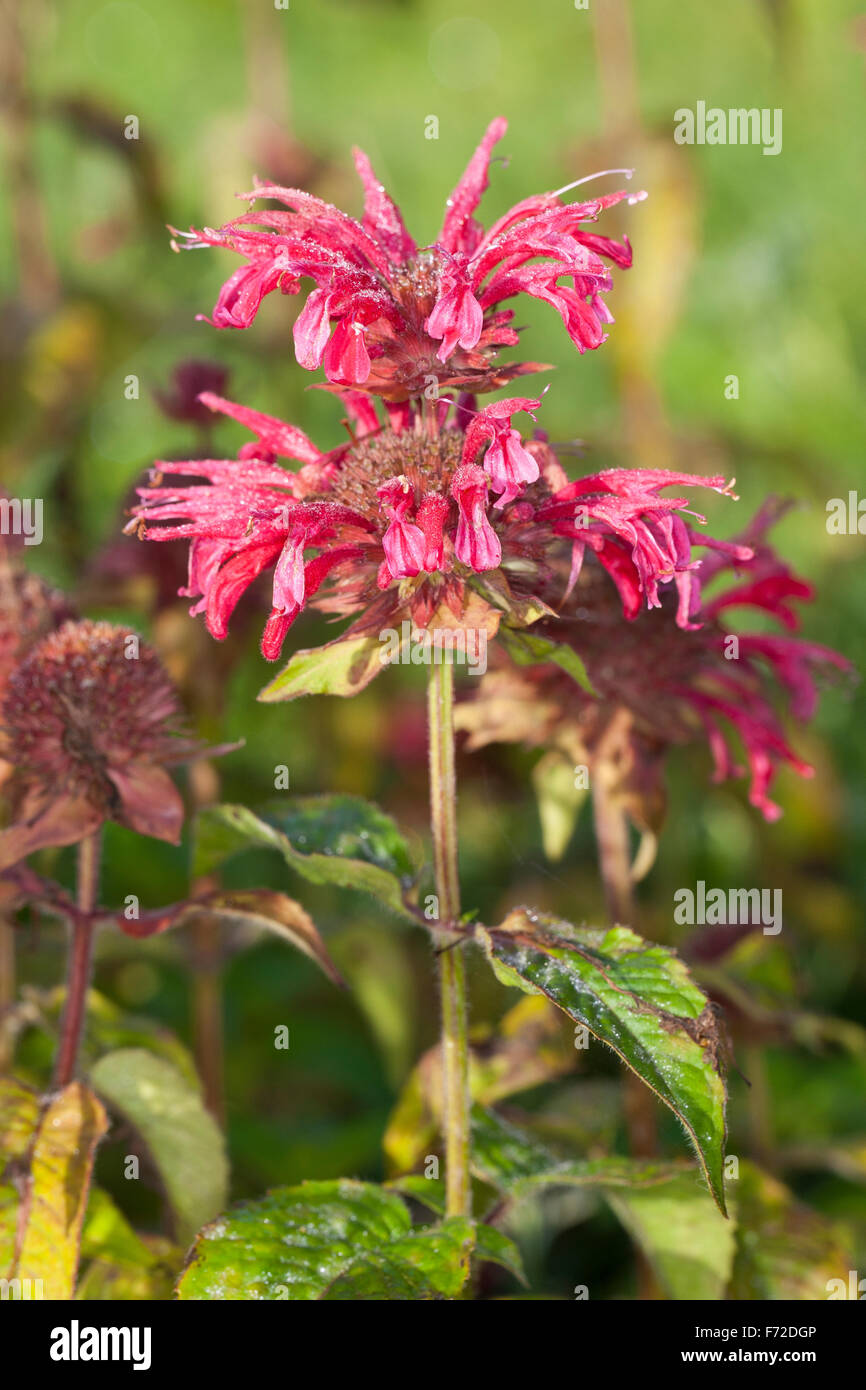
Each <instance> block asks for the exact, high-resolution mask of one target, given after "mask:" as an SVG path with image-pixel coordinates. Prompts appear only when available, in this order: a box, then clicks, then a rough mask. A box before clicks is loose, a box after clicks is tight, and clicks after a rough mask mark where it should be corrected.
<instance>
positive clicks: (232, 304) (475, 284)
mask: <svg viewBox="0 0 866 1390" xmlns="http://www.w3.org/2000/svg"><path fill="white" fill-rule="evenodd" d="M506 129H507V124H506V122H505V121H504V120H502V119H498V120H494V121H492V122H491V124H490V126H489V127H488V129H487V132H486V134H485V136H484V138H483V140H482V141H481V144H480V145H479V146H478V149H477V150H476V151H475V154H474V155H473V156H472V158H471V160H470V161H469V164H468V166H467V169H466V171H465V173H464V175H463V177H462V178H461V180H460V182H459V183H458V184H457V186H456V188H455V189H454V191H453V193H452V194H451V197H450V198H449V199H448V202H447V205H446V211H445V218H444V221H443V223H442V229H441V231H440V233H439V236H438V238H437V239H436V241H435V242H434V243H433V244H432V245H431V246H427V247H424V248H422V249H419V247H418V246H417V245H416V243H415V241H414V240H413V238H412V237H411V236H410V234H409V232H408V231H407V230H406V227H405V224H404V222H403V218H402V216H401V214H400V211H399V209H398V208H397V206H396V205H395V203H394V202H393V201H392V200H391V198H390V197H389V196H388V194H387V193H386V192H385V189H384V187H383V186H382V184H381V183H380V182H379V181H378V179H377V178H376V175H375V173H374V172H373V169H372V167H371V165H370V161H369V159H368V158H367V156H366V155H365V154H364V153H363V151H361V150H355V152H354V154H355V164H356V167H357V169H358V174H359V176H360V178H361V182H362V184H363V187H364V193H365V207H364V215H363V218H362V220H361V221H360V222H357V221H356V220H355V219H354V218H353V217H349V216H348V215H347V214H346V213H344V212H341V211H340V210H339V209H338V208H336V207H333V206H331V205H330V204H329V203H325V202H323V201H322V200H321V199H320V198H315V197H313V196H312V195H311V194H309V193H305V192H303V191H302V190H301V189H297V188H281V187H278V186H277V185H275V184H270V183H261V184H257V185H256V188H255V189H254V191H253V192H252V193H247V194H242V195H240V196H242V197H243V198H245V199H247V200H249V201H252V200H254V199H269V200H271V201H273V202H278V203H281V204H283V206H284V209H287V210H276V209H270V208H266V209H263V210H261V211H255V212H252V211H251V212H247V213H245V214H243V215H242V216H241V217H237V218H235V219H234V220H233V221H231V222H228V223H227V224H226V225H225V226H223V227H220V228H219V229H217V230H214V229H212V228H208V227H206V228H204V230H202V231H195V230H192V231H190V232H189V233H177V236H179V237H182V238H183V245H184V246H186V247H190V248H191V247H201V246H218V247H225V248H227V249H229V250H232V251H235V252H237V253H238V254H239V255H241V256H242V257H243V259H244V265H243V266H242V267H241V268H240V269H239V270H236V271H235V272H234V274H233V275H231V276H230V277H229V279H228V280H227V281H226V283H225V284H224V285H223V288H222V290H221V292H220V295H219V299H218V300H217V303H216V307H215V308H214V311H213V318H212V319H211V320H210V321H211V322H212V323H213V324H214V325H215V326H216V327H217V328H248V327H249V325H250V324H251V323H252V321H253V319H254V318H255V316H256V313H257V312H258V309H259V306H260V304H261V302H262V300H263V299H264V298H265V296H266V295H268V294H271V293H272V292H273V291H274V290H280V291H281V292H282V293H283V294H291V295H295V294H300V293H301V292H302V282H303V281H307V282H310V283H311V285H312V288H311V289H309V290H308V292H307V298H306V301H305V303H304V307H303V309H302V310H301V312H300V314H299V315H298V318H297V319H296V321H295V325H294V341H295V353H296V356H297V359H298V362H299V363H300V365H301V366H302V367H306V368H307V369H308V370H310V371H313V370H315V369H316V368H318V367H320V366H322V367H324V371H325V375H326V377H327V378H328V381H330V382H332V383H334V384H335V385H344V386H345V385H349V386H356V387H362V388H363V389H364V390H365V391H368V392H372V393H374V394H376V395H379V396H383V397H386V398H387V399H389V400H392V401H405V400H407V399H409V398H410V397H412V396H418V395H420V394H421V393H422V392H424V391H425V389H427V388H429V385H430V383H431V382H436V383H438V384H439V385H440V386H446V387H454V386H457V387H462V388H464V389H467V390H472V391H476V392H477V391H483V390H491V389H493V388H495V387H497V386H502V385H504V384H505V383H506V382H508V381H510V380H511V379H513V378H514V377H515V376H518V375H520V374H522V373H523V372H526V371H533V370H535V368H536V364H534V363H523V364H520V363H517V364H509V365H505V366H500V367H497V366H496V365H495V359H496V357H497V355H498V352H499V350H500V348H502V347H507V346H515V345H516V344H517V342H518V333H517V331H516V329H515V328H514V327H512V326H511V323H512V319H513V310H511V309H503V308H501V305H502V304H503V303H504V302H505V301H506V300H508V299H512V298H513V297H514V296H515V295H518V294H528V295H530V296H531V297H533V298H535V299H541V300H544V301H545V302H546V303H548V304H550V305H552V307H553V308H554V309H556V311H557V312H558V313H559V315H560V317H561V318H562V321H563V323H564V324H565V328H566V331H567V333H568V335H569V337H570V338H571V340H572V342H573V343H574V344H575V346H576V347H577V348H578V350H579V351H580V352H585V351H587V349H591V348H597V347H598V346H599V345H600V344H601V343H602V342H604V340H605V337H606V333H605V328H606V326H607V324H609V323H611V322H612V315H611V313H610V310H609V309H608V308H607V305H606V303H605V301H604V295H605V294H606V293H607V291H608V290H610V288H611V284H612V281H611V273H610V270H609V268H608V266H607V265H606V264H605V262H606V261H607V262H612V263H613V264H614V265H618V266H620V267H627V266H629V265H630V264H631V248H630V246H629V244H628V242H627V241H622V242H617V241H613V240H611V239H610V238H609V237H604V236H599V235H598V234H597V233H595V232H594V231H590V230H589V229H588V228H587V227H586V225H585V224H586V223H590V224H592V223H594V222H595V221H596V219H597V218H598V216H599V214H600V213H601V212H602V211H603V210H604V209H605V208H607V207H610V206H611V205H612V204H614V203H618V202H620V201H621V200H622V199H623V198H627V197H628V198H629V201H630V202H636V201H638V200H639V199H640V198H642V197H644V194H642V193H636V194H632V195H628V194H627V193H625V192H617V193H611V194H606V195H604V196H600V197H597V198H591V199H588V200H585V201H582V202H574V203H563V202H562V201H561V198H562V195H564V194H566V193H568V192H569V191H570V189H572V188H575V187H577V186H578V184H580V183H585V182H586V180H585V179H579V180H578V181H577V183H573V184H569V185H568V186H567V187H566V188H562V189H559V190H558V191H557V192H554V193H541V194H537V195H536V196H534V197H530V198H526V199H525V200H524V201H523V202H520V203H518V204H516V206H515V207H513V208H511V209H509V211H508V212H506V213H505V214H504V216H502V217H500V218H499V219H498V221H496V222H495V223H494V224H493V226H492V227H490V229H489V230H488V231H485V230H484V228H483V227H482V226H481V225H480V224H479V223H478V221H477V220H476V218H475V215H474V214H475V211H476V209H477V207H478V204H479V202H480V199H481V195H482V194H483V192H484V190H485V189H486V188H487V184H488V174H489V168H490V160H491V155H492V151H493V147H494V145H495V144H496V143H497V141H499V140H501V139H502V137H503V136H504V134H505V131H506ZM605 172H615V173H623V172H625V173H627V174H628V175H629V176H630V173H631V171H629V170H625V171H624V170H613V171H605ZM175 244H176V245H177V243H175Z"/></svg>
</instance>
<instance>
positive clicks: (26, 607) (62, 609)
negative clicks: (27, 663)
mask: <svg viewBox="0 0 866 1390" xmlns="http://www.w3.org/2000/svg"><path fill="white" fill-rule="evenodd" d="M72 617H74V610H73V608H72V605H71V604H70V602H69V600H68V599H67V598H66V595H65V594H62V593H61V592H60V591H59V590H58V589H53V588H52V587H51V586H50V584H47V583H46V582H45V580H44V579H40V577H39V576H38V575H36V574H31V573H30V571H29V570H25V569H24V568H22V567H20V566H19V565H17V564H14V563H11V562H10V561H9V560H8V559H7V556H6V554H5V553H4V552H3V551H2V550H0V694H2V691H3V688H4V686H5V684H6V681H7V679H8V677H9V675H10V673H11V672H12V671H13V670H14V669H15V666H16V665H17V664H18V662H19V661H20V660H21V658H22V657H23V656H24V654H25V653H26V652H27V651H28V650H29V649H30V648H31V647H32V646H33V645H34V643H36V642H38V641H39V639H40V638H41V637H44V636H45V634H46V633H48V632H51V631H52V629H54V628H56V627H59V626H60V624H61V623H64V622H67V621H68V620H69V619H70V618H72Z"/></svg>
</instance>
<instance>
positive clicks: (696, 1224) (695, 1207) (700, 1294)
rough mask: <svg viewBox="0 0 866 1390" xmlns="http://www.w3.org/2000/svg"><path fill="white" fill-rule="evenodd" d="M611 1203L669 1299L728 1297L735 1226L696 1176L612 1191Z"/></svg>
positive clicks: (609, 1192) (608, 1195) (608, 1194)
mask: <svg viewBox="0 0 866 1390" xmlns="http://www.w3.org/2000/svg"><path fill="white" fill-rule="evenodd" d="M605 1196H606V1198H607V1201H608V1203H609V1204H610V1206H611V1208H612V1209H613V1211H614V1212H615V1213H616V1215H617V1216H618V1217H619V1219H620V1221H621V1222H622V1224H623V1225H624V1226H625V1228H626V1230H627V1231H628V1232H629V1235H631V1237H632V1239H633V1240H634V1241H635V1243H636V1244H637V1245H638V1246H640V1248H641V1249H642V1250H643V1252H644V1254H645V1255H646V1257H647V1259H648V1261H649V1263H650V1264H651V1266H652V1268H653V1270H654V1272H655V1274H656V1276H657V1278H658V1280H659V1283H660V1284H661V1286H662V1289H663V1290H664V1292H665V1293H666V1294H667V1296H668V1297H669V1298H674V1299H686V1300H689V1299H697V1300H705V1299H710V1300H713V1301H716V1300H718V1299H721V1298H723V1297H724V1294H725V1288H726V1286H727V1283H728V1280H729V1278H730V1274H731V1267H732V1264H733V1259H734V1244H735V1239H736V1228H735V1223H734V1222H733V1221H726V1220H725V1218H724V1217H723V1216H722V1215H721V1213H720V1211H719V1209H718V1207H717V1206H716V1205H715V1203H714V1202H713V1200H712V1198H711V1197H710V1195H709V1193H708V1192H707V1190H706V1188H705V1187H704V1186H703V1185H702V1184H699V1183H698V1181H697V1178H696V1176H695V1175H694V1174H693V1175H692V1176H691V1177H686V1176H682V1177H679V1178H677V1179H676V1180H675V1181H673V1182H668V1183H665V1184H664V1186H662V1187H652V1188H649V1189H645V1190H638V1191H633V1190H631V1191H622V1190H617V1191H616V1192H614V1191H612V1190H611V1191H607V1192H606V1193H605Z"/></svg>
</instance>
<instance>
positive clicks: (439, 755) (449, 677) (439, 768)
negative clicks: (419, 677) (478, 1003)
mask: <svg viewBox="0 0 866 1390" xmlns="http://www.w3.org/2000/svg"><path fill="white" fill-rule="evenodd" d="M427 718H428V731H429V740H430V827H431V831H432V836H433V863H434V868H435V871H436V893H437V896H438V898H439V913H438V918H439V922H440V924H441V925H442V926H443V927H444V928H446V929H447V928H449V927H453V926H454V925H455V924H456V923H457V921H458V919H459V917H460V883H459V878H458V872H457V783H456V778H455V774H454V671H453V667H452V666H451V665H450V664H449V663H443V664H442V665H439V666H437V665H435V664H434V665H431V667H430V676H429V683H428V687H427ZM438 960H439V984H440V992H441V999H442V1054H441V1059H442V1127H443V1130H444V1134H445V1187H446V1197H447V1213H448V1215H449V1216H469V1215H471V1210H472V1188H471V1183H470V1177H469V1044H468V1030H467V1017H466V968H465V962H464V959H463V946H462V944H461V942H460V938H459V937H458V936H457V935H455V934H454V933H453V932H452V933H449V938H448V939H447V940H446V942H445V945H444V949H442V950H441V951H440V952H439V956H438Z"/></svg>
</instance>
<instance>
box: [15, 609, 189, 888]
mask: <svg viewBox="0 0 866 1390" xmlns="http://www.w3.org/2000/svg"><path fill="white" fill-rule="evenodd" d="M0 731H2V745H0V747H2V751H3V754H4V756H5V757H6V758H7V759H8V760H9V761H10V762H11V763H13V765H14V767H15V774H14V778H13V784H12V809H13V822H14V823H13V824H12V825H11V826H10V827H9V828H8V829H7V830H5V831H4V832H3V833H2V835H0V870H2V869H4V868H7V867H8V866H9V865H10V864H13V863H16V862H17V861H18V860H19V859H22V858H24V856H25V855H27V854H31V853H32V852H33V851H34V850H37V849H41V848H43V847H44V846H46V845H64V844H72V843H74V842H76V841H78V840H81V839H83V838H84V837H85V836H87V835H89V834H91V833H92V832H93V831H94V830H96V829H98V828H99V826H100V825H101V824H102V823H103V821H106V820H114V821H119V822H120V823H121V824H123V825H127V826H129V827H130V828H131V829H132V830H137V831H139V832H140V833H141V834H144V835H155V836H157V837H158V838H159V839H161V840H170V841H172V842H174V843H176V842H177V841H178V839H179V838H180V832H181V827H182V823H183V804H182V802H181V799H180V795H179V793H178V791H177V789H176V787H175V785H174V783H173V782H172V780H171V778H170V777H169V775H168V773H167V772H166V771H165V768H166V766H167V765H169V764H172V763H178V762H183V761H186V760H188V759H190V758H193V757H195V756H196V755H198V754H200V753H201V752H203V751H205V750H203V749H202V748H201V746H200V745H199V744H198V743H196V742H195V741H194V740H193V739H191V738H189V737H188V736H186V735H185V734H184V733H183V730H182V727H181V720H180V712H179V709H178V704H177V698H176V696H175V693H174V690H173V687H172V685H171V682H170V680H169V678H168V676H167V675H166V672H165V671H164V669H163V667H162V665H161V663H160V661H159V658H158V657H157V655H156V653H155V652H154V651H152V649H151V648H150V647H148V646H147V645H146V644H145V643H143V642H141V641H140V639H139V638H138V636H137V635H136V634H135V633H133V632H131V631H130V630H129V629H128V628H124V627H115V626H113V625H112V624H110V623H104V622H90V621H84V622H69V623H65V624H64V625H63V627H61V628H59V629H58V630H57V631H56V632H52V633H50V634H49V635H48V636H47V637H44V638H43V639H42V641H41V642H39V643H38V645H37V646H35V647H34V648H33V649H32V650H31V651H30V652H29V654H28V655H27V656H26V657H25V659H24V660H23V661H22V662H21V663H20V665H18V666H17V667H16V669H15V670H14V671H13V672H12V674H11V675H10V677H9V680H8V682H7V686H6V691H5V695H4V698H3V702H2V707H0Z"/></svg>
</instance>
